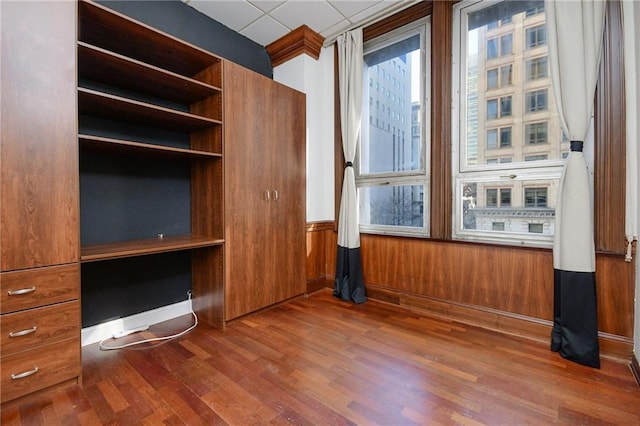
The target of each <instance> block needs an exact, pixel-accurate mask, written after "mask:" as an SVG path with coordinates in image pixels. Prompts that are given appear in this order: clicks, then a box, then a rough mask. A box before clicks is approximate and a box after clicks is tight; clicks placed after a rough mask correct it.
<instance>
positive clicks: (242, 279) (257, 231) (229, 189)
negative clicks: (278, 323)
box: [223, 62, 271, 320]
mask: <svg viewBox="0 0 640 426" xmlns="http://www.w3.org/2000/svg"><path fill="white" fill-rule="evenodd" d="M224 75H225V81H224V87H225V92H224V97H225V107H224V114H225V117H224V129H225V140H224V144H225V146H224V153H223V154H224V164H225V173H224V176H225V319H227V320H229V319H232V318H235V317H238V316H240V315H243V314H245V313H248V312H251V311H253V310H255V309H257V308H258V307H260V306H265V304H267V303H268V297H269V292H268V291H266V289H265V281H266V279H267V278H266V277H265V271H266V269H267V268H268V263H267V262H268V254H267V250H268V244H269V228H270V226H271V225H270V223H269V211H268V209H267V206H268V204H267V198H266V197H267V195H266V192H265V191H266V190H267V182H268V181H269V179H270V176H269V174H270V164H269V161H268V155H269V149H267V148H265V145H268V144H269V141H270V131H271V130H270V128H271V127H270V122H269V121H268V120H265V117H267V116H268V114H269V109H270V103H269V99H270V93H269V89H270V86H269V85H267V84H264V80H266V78H265V77H262V76H260V75H258V74H256V73H254V72H251V71H249V70H247V69H245V68H243V67H241V66H239V65H236V64H233V63H231V62H225V63H224Z"/></svg>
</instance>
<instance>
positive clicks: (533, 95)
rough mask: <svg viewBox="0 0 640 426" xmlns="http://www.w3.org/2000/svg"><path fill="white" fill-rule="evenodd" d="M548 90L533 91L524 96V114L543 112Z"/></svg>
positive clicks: (545, 106)
mask: <svg viewBox="0 0 640 426" xmlns="http://www.w3.org/2000/svg"><path fill="white" fill-rule="evenodd" d="M548 93H549V89H542V90H535V91H533V92H528V93H526V94H525V108H526V112H536V111H544V110H546V109H547V98H548Z"/></svg>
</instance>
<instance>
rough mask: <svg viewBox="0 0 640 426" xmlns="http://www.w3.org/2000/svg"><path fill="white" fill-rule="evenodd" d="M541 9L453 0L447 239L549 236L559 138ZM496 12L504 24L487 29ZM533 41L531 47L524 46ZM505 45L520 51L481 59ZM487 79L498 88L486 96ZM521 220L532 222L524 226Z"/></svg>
mask: <svg viewBox="0 0 640 426" xmlns="http://www.w3.org/2000/svg"><path fill="white" fill-rule="evenodd" d="M543 10H544V3H543V1H542V0H540V1H535V0H533V1H527V2H514V1H506V0H505V1H494V2H485V1H477V0H462V1H460V2H458V3H456V5H455V6H454V26H455V29H454V35H456V36H457V35H459V39H455V43H454V61H453V62H454V64H456V66H455V67H454V69H453V71H454V78H453V84H454V93H456V94H457V95H456V97H455V98H454V111H456V113H457V114H458V115H457V116H454V117H453V121H454V125H453V138H452V140H453V143H455V144H459V146H454V147H453V148H452V150H453V153H454V161H453V173H454V176H453V179H454V195H455V204H454V223H453V237H454V239H459V240H478V241H490V242H497V243H501V244H504V243H506V244H517V245H535V246H545V247H549V246H551V244H552V242H553V238H552V236H553V232H554V221H555V202H556V197H557V193H558V186H559V181H560V176H561V173H562V164H563V160H562V158H560V157H561V153H562V152H565V151H566V150H567V145H568V144H567V143H566V142H563V140H562V132H561V130H560V127H561V126H560V118H559V117H558V115H557V112H556V111H555V109H554V108H551V107H550V105H553V102H554V98H553V88H552V87H551V81H550V79H549V78H548V77H549V64H548V52H547V43H546V31H545V22H544V19H545V16H544V13H540V12H541V11H543ZM527 13H529V15H528V16H533V15H532V14H535V15H536V17H535V19H533V18H532V19H527V18H526V16H527ZM505 21H507V22H510V23H509V27H508V31H509V32H508V34H505V31H504V30H503V29H500V28H497V29H495V30H491V29H490V26H491V22H505ZM525 22H526V23H527V24H528V26H525ZM533 22H535V24H534V26H532V25H531V23H533ZM503 37H504V38H503ZM534 47H535V49H536V50H535V56H534V55H531V54H530V53H529V52H527V51H528V50H529V49H532V48H534ZM485 49H491V52H489V51H488V50H487V52H483V50H485ZM483 53H486V54H483ZM507 53H508V54H509V55H513V57H514V58H522V59H518V61H516V62H508V63H501V64H499V66H497V65H496V63H495V62H494V61H492V62H489V61H488V60H489V59H494V58H495V59H498V58H500V57H501V55H503V54H507ZM532 53H533V52H532ZM505 62H507V60H506V59H505ZM520 64H522V65H520ZM496 73H497V74H498V75H497V77H496ZM496 79H497V80H498V82H497V83H496ZM483 80H486V81H483ZM531 81H535V89H533V90H532V88H530V87H529V86H531V84H530V82H531ZM496 86H498V87H496ZM494 89H500V90H503V89H504V90H503V92H501V95H500V96H495V92H492V91H488V90H494ZM502 93H504V94H502ZM458 94H459V95H458ZM521 105H522V106H521ZM532 113H533V114H535V115H527V114H532ZM532 121H534V122H532ZM533 147H535V152H532V151H533ZM502 153H504V155H496V154H502ZM494 224H495V225H494ZM529 224H535V226H534V227H533V228H532V231H531V232H530V231H529ZM538 228H540V232H534V231H536V230H537V229H538Z"/></svg>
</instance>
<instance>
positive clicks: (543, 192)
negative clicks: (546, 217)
mask: <svg viewBox="0 0 640 426" xmlns="http://www.w3.org/2000/svg"><path fill="white" fill-rule="evenodd" d="M524 206H525V207H547V188H525V189H524Z"/></svg>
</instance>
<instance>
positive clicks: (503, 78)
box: [500, 65, 513, 87]
mask: <svg viewBox="0 0 640 426" xmlns="http://www.w3.org/2000/svg"><path fill="white" fill-rule="evenodd" d="M512 70H513V65H505V66H503V67H500V87H506V86H511V73H512Z"/></svg>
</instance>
